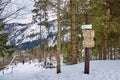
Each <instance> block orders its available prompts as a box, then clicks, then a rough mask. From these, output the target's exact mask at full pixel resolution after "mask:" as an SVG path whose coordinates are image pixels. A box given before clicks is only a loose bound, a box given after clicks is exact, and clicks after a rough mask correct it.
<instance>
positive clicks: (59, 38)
mask: <svg viewBox="0 0 120 80" xmlns="http://www.w3.org/2000/svg"><path fill="white" fill-rule="evenodd" d="M60 2H61V1H60V0H58V2H57V22H58V32H57V73H61V65H60V53H61V22H60Z"/></svg>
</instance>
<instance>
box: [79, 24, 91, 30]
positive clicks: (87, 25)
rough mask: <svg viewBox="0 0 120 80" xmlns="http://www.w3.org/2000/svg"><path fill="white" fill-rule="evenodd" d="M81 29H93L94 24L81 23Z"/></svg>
mask: <svg viewBox="0 0 120 80" xmlns="http://www.w3.org/2000/svg"><path fill="white" fill-rule="evenodd" d="M81 29H92V24H86V25H81Z"/></svg>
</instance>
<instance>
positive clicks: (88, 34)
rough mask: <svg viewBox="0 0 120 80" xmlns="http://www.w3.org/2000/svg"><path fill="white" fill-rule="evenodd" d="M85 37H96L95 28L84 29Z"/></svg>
mask: <svg viewBox="0 0 120 80" xmlns="http://www.w3.org/2000/svg"><path fill="white" fill-rule="evenodd" d="M82 32H83V37H84V38H93V37H95V31H94V30H82Z"/></svg>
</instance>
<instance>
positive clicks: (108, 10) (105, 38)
mask: <svg viewBox="0 0 120 80" xmlns="http://www.w3.org/2000/svg"><path fill="white" fill-rule="evenodd" d="M106 8H107V10H106V16H107V19H106V26H105V29H106V32H105V33H104V55H103V59H104V60H106V55H107V53H108V29H109V28H108V27H109V25H110V23H109V20H110V0H106Z"/></svg>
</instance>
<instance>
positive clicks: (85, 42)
mask: <svg viewBox="0 0 120 80" xmlns="http://www.w3.org/2000/svg"><path fill="white" fill-rule="evenodd" d="M94 45H95V42H94V41H93V40H89V39H86V40H83V47H84V48H85V47H86V48H91V47H94Z"/></svg>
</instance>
